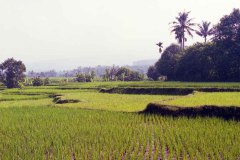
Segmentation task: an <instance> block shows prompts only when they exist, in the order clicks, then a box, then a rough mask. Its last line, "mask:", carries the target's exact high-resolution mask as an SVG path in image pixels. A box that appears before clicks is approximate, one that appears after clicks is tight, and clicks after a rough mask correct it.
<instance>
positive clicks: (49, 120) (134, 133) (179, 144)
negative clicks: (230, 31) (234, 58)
mask: <svg viewBox="0 0 240 160" xmlns="http://www.w3.org/2000/svg"><path fill="white" fill-rule="evenodd" d="M50 81H51V79H50ZM154 86H155V87H158V88H161V87H177V88H184V87H189V88H196V87H197V88H203V87H206V86H207V87H219V88H220V87H221V86H222V87H224V88H239V87H240V84H239V83H228V84H224V83H196V84H193V83H181V82H167V83H164V82H147V81H146V82H134V83H133V82H92V83H69V84H66V85H62V84H60V85H59V86H39V87H32V86H29V87H25V88H23V89H5V90H2V91H1V93H0V106H1V107H0V124H1V127H0V142H1V143H0V158H1V159H175V158H176V159H178V158H179V157H182V158H183V159H238V158H239V157H240V152H239V148H240V146H239V144H240V138H239V137H240V136H239V133H240V125H239V122H238V121H235V120H228V121H225V120H223V119H219V118H209V117H205V118H204V117H196V118H187V117H177V118H173V117H171V116H160V115H157V114H141V113H139V111H142V110H144V109H145V108H146V106H147V104H148V103H150V102H155V103H160V104H164V103H172V102H174V101H176V102H177V101H178V100H179V101H180V102H182V100H183V99H186V101H187V99H189V98H190V99H191V98H192V99H193V100H192V101H193V102H194V103H195V102H197V101H195V100H198V97H199V101H203V100H204V102H206V101H205V100H206V99H207V98H206V97H204V96H207V97H208V98H209V99H210V100H212V101H216V102H217V103H221V104H240V102H239V100H238V97H239V94H240V92H229V93H228V92H226V93H222V92H219V93H196V94H194V95H187V96H178V95H176V96H170V95H147V94H145V95H134V94H133V95H128V94H108V93H99V89H100V88H111V87H120V88H127V87H130V88H139V87H140V88H144V87H146V88H153V87H154ZM212 97H216V98H215V99H212ZM223 97H224V99H225V100H226V102H225V101H224V100H223ZM194 99H195V100H194ZM57 101H62V102H63V103H57ZM191 103H192V102H191ZM186 104H187V103H186ZM193 131H194V132H193Z"/></svg>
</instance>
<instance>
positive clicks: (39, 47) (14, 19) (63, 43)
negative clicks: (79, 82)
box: [0, 0, 240, 70]
mask: <svg viewBox="0 0 240 160" xmlns="http://www.w3.org/2000/svg"><path fill="white" fill-rule="evenodd" d="M0 2H1V3H0V4H1V5H0V59H1V61H4V60H5V59H7V58H10V57H14V58H15V59H19V60H22V61H23V62H24V63H25V64H26V65H27V68H28V70H31V69H34V70H49V69H56V70H67V69H73V68H77V67H78V66H96V65H112V64H116V65H126V64H129V65H131V64H132V62H133V61H137V60H144V59H158V58H159V56H160V54H159V53H158V48H157V46H156V45H155V44H156V43H157V42H158V41H161V42H163V46H164V47H166V46H168V45H169V44H170V43H172V42H176V40H175V39H174V35H173V34H170V26H169V22H171V21H173V20H174V18H175V16H177V14H178V12H181V11H184V10H185V11H191V14H190V16H191V17H193V18H194V22H196V23H200V22H201V21H202V20H207V21H210V22H212V23H213V24H215V23H217V22H218V21H219V19H220V18H221V17H222V16H223V15H226V14H229V13H230V12H231V11H232V9H233V8H240V2H239V0H228V1H226V0H178V1H176V0H168V1H163V0H118V1H117V0H101V1H99V0H68V1H66V0H21V1H20V0H0ZM196 41H202V39H201V38H199V37H197V36H196V35H195V36H194V38H193V39H192V38H190V37H188V42H187V44H192V43H194V42H196Z"/></svg>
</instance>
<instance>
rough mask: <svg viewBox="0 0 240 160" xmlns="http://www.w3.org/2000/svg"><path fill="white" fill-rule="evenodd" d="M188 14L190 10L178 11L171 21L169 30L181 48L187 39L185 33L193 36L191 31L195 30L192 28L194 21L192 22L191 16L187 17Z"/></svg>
mask: <svg viewBox="0 0 240 160" xmlns="http://www.w3.org/2000/svg"><path fill="white" fill-rule="evenodd" d="M189 14H190V12H185V11H184V12H180V13H179V14H178V16H177V17H176V18H175V19H176V20H175V21H173V22H171V24H172V30H171V32H172V33H174V34H175V38H176V39H177V40H178V42H179V43H180V45H181V48H182V49H184V46H185V42H186V41H187V38H186V34H188V35H190V36H191V37H193V34H192V31H195V30H194V29H193V28H192V27H193V26H195V23H193V22H192V20H193V19H192V18H189Z"/></svg>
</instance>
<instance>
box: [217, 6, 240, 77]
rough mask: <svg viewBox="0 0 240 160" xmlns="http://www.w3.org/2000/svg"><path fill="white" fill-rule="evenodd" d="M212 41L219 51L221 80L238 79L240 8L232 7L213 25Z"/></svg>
mask: <svg viewBox="0 0 240 160" xmlns="http://www.w3.org/2000/svg"><path fill="white" fill-rule="evenodd" d="M213 41H214V42H215V43H216V44H217V46H218V48H219V50H221V52H219V53H217V54H218V56H219V59H218V62H217V65H218V69H219V74H220V80H221V81H240V63H239V62H240V10H239V9H233V11H232V12H231V13H230V14H229V15H225V16H223V17H222V18H221V19H220V22H219V23H218V24H217V25H216V26H215V27H214V37H213Z"/></svg>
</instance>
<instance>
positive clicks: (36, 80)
mask: <svg viewBox="0 0 240 160" xmlns="http://www.w3.org/2000/svg"><path fill="white" fill-rule="evenodd" d="M32 84H33V86H42V85H43V84H44V83H43V80H42V79H41V78H40V77H35V78H33V80H32Z"/></svg>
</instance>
